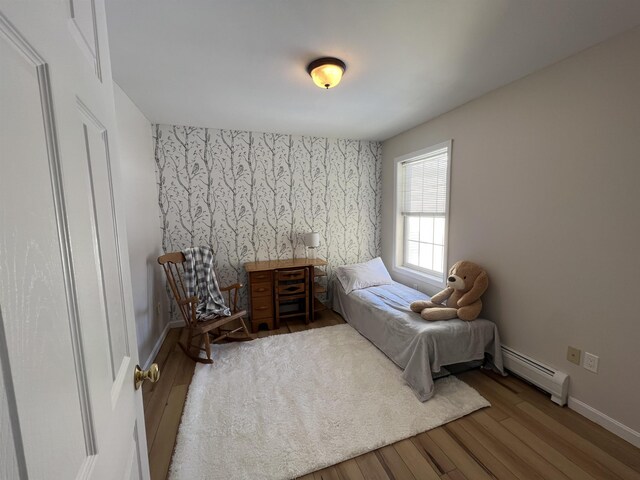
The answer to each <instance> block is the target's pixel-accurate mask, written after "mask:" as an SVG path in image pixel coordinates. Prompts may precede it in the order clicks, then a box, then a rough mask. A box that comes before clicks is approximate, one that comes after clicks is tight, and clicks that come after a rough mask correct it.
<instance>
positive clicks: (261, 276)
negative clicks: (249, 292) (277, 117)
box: [249, 272, 273, 283]
mask: <svg viewBox="0 0 640 480" xmlns="http://www.w3.org/2000/svg"><path fill="white" fill-rule="evenodd" d="M249 279H250V280H251V283H258V282H270V281H271V280H273V277H272V273H271V272H251V273H250V274H249Z"/></svg>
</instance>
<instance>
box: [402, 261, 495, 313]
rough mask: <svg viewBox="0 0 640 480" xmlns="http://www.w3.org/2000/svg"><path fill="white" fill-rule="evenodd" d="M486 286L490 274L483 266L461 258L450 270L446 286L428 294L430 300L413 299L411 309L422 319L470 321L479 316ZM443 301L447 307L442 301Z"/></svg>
mask: <svg viewBox="0 0 640 480" xmlns="http://www.w3.org/2000/svg"><path fill="white" fill-rule="evenodd" d="M488 286H489V277H488V275H487V272H485V271H484V270H483V269H482V267H480V266H479V265H476V264H475V263H473V262H467V261H460V262H457V263H455V264H454V265H453V266H452V267H451V269H450V270H449V277H448V278H447V288H445V289H444V290H442V291H441V292H439V293H436V294H435V295H434V296H433V297H431V301H430V302H427V301H425V300H419V301H417V302H413V303H412V304H411V306H410V308H411V310H413V311H414V312H417V313H420V315H421V316H422V318H424V319H425V320H450V319H452V318H459V319H461V320H466V321H468V322H470V321H471V320H475V319H476V318H478V315H480V310H482V301H481V300H480V297H481V296H482V294H483V293H484V292H485V290H486V289H487V287H488ZM445 300H446V306H445V305H443V304H442V302H443V301H445Z"/></svg>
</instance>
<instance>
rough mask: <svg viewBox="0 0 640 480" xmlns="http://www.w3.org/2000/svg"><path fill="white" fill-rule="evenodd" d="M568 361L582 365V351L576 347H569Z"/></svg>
mask: <svg viewBox="0 0 640 480" xmlns="http://www.w3.org/2000/svg"><path fill="white" fill-rule="evenodd" d="M567 360H569V361H570V362H571V363H575V364H576V365H580V350H578V349H577V348H574V347H567Z"/></svg>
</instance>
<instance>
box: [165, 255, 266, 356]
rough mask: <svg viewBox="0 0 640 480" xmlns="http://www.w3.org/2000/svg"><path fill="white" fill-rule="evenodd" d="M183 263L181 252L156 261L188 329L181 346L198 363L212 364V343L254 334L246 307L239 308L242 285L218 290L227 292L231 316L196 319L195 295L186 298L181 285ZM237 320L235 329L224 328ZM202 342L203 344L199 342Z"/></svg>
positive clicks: (250, 336)
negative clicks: (242, 332) (249, 326)
mask: <svg viewBox="0 0 640 480" xmlns="http://www.w3.org/2000/svg"><path fill="white" fill-rule="evenodd" d="M184 262H185V258H184V255H183V254H182V252H172V253H167V254H165V255H161V256H160V257H158V263H159V264H160V265H162V268H163V269H164V273H165V274H166V275H167V282H169V287H170V288H171V291H172V292H173V296H174V298H175V300H176V303H177V304H178V308H179V309H180V313H181V314H182V318H183V319H184V322H185V325H186V330H187V341H186V345H183V344H182V342H178V345H180V348H182V350H183V351H184V353H185V354H186V355H187V356H188V357H189V358H191V359H192V360H194V361H196V362H200V363H213V360H212V359H211V343H212V342H217V341H219V340H222V339H224V338H226V339H228V340H235V341H245V340H253V339H254V338H255V336H254V335H252V334H251V333H249V330H248V329H247V325H246V324H245V322H244V317H245V316H246V315H247V312H246V310H238V291H239V290H240V288H242V284H240V283H235V284H233V285H229V286H228V287H221V288H220V292H222V294H223V296H224V294H225V293H226V296H227V299H228V306H229V308H230V309H231V312H232V314H231V316H229V317H226V316H216V317H210V318H207V319H206V320H202V319H199V318H198V314H197V312H196V308H197V307H198V297H195V296H193V297H187V293H186V289H185V286H184ZM236 320H237V321H239V322H240V326H239V327H237V328H235V329H226V330H225V329H223V328H222V327H223V326H224V325H226V324H228V323H231V322H234V321H236ZM241 330H243V331H244V335H242V336H236V335H235V334H236V333H238V332H240V331H241ZM194 338H195V339H197V340H198V343H197V344H193V339H194ZM202 344H204V347H202V346H201V345H202ZM201 351H204V352H206V354H207V358H202V357H200V352H201Z"/></svg>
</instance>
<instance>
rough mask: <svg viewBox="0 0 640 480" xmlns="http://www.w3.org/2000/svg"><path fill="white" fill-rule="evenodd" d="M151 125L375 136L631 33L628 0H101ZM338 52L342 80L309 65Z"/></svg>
mask: <svg viewBox="0 0 640 480" xmlns="http://www.w3.org/2000/svg"><path fill="white" fill-rule="evenodd" d="M107 17H108V24H109V42H110V48H111V57H112V65H113V76H114V79H115V80H116V82H117V83H118V84H119V85H120V86H121V87H122V89H123V90H124V91H125V92H126V93H127V94H128V95H129V96H130V97H131V99H132V100H133V101H134V102H135V103H136V104H137V105H138V107H139V108H140V109H141V110H142V112H143V113H144V114H145V115H146V116H147V117H148V118H149V120H151V121H152V122H154V123H166V124H185V125H196V126H206V127H213V128H225V129H241V130H251V131H261V132H279V133H291V134H303V135H317V136H327V137H341V138H354V139H371V140H384V139H387V138H389V137H391V136H393V135H395V134H397V133H400V132H403V131H405V130H407V129H409V128H411V127H413V126H415V125H418V124H420V123H422V122H425V121H427V120H429V119H431V118H434V117H435V116H437V115H439V114H442V113H444V112H446V111H449V110H451V109H453V108H455V107H457V106H459V105H461V104H463V103H465V102H467V101H469V100H471V99H473V98H476V97H478V96H480V95H482V94H484V93H486V92H488V91H490V90H493V89H495V88H497V87H499V86H501V85H505V84H507V83H509V82H512V81H513V80H516V79H518V78H521V77H523V76H525V75H527V74H529V73H531V72H533V71H535V70H538V69H540V68H542V67H544V66H546V65H549V64H551V63H554V62H556V61H558V60H560V59H562V58H565V57H567V56H569V55H572V54H574V53H576V52H578V51H580V50H583V49H585V48H587V47H589V46H591V45H594V44H596V43H598V42H601V41H603V40H605V39H607V38H609V37H611V36H613V35H615V34H617V33H620V32H623V31H624V30H627V29H630V28H632V27H634V26H636V25H640V1H638V0H449V1H445V0H415V1H414V0H322V1H318V0H201V1H195V0H182V1H177V0H136V1H130V0H107ZM320 56H336V57H339V58H341V59H342V60H344V61H345V62H346V64H347V71H346V74H345V76H344V77H343V80H342V83H341V84H340V85H339V86H338V87H336V88H334V89H331V90H321V89H319V88H318V87H316V86H315V85H314V84H313V83H312V81H311V78H310V77H309V76H308V74H307V73H306V70H305V68H306V65H307V63H308V62H309V61H311V60H313V59H315V58H317V57H320Z"/></svg>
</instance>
